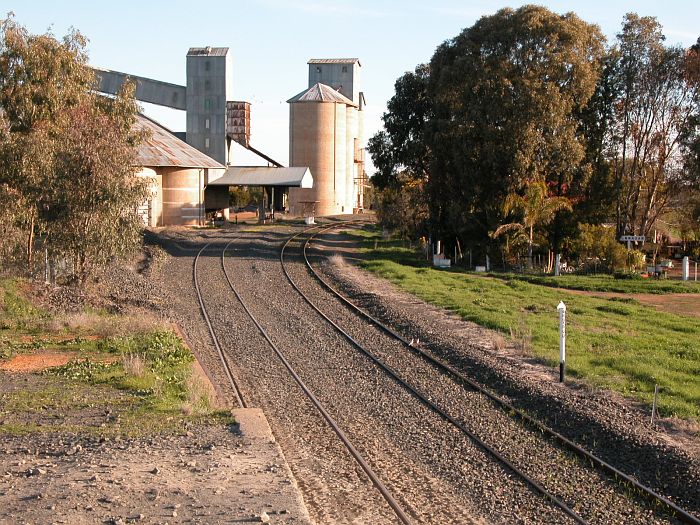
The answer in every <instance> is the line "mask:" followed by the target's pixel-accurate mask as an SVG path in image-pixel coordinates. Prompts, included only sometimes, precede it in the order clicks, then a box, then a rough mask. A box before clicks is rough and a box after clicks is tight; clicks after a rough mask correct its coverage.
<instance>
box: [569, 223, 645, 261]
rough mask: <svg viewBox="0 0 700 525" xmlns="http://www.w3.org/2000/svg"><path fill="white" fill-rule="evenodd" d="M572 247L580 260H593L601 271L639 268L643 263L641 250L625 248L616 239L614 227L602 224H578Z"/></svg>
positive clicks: (643, 258)
mask: <svg viewBox="0 0 700 525" xmlns="http://www.w3.org/2000/svg"><path fill="white" fill-rule="evenodd" d="M572 249H573V251H574V253H575V254H576V255H577V256H578V258H579V260H580V261H581V262H586V261H589V260H595V261H596V262H597V264H598V266H599V268H600V269H601V270H603V271H608V272H615V271H616V270H627V269H629V268H632V269H641V268H643V267H644V264H645V256H644V254H643V253H642V252H640V251H636V250H627V248H625V246H623V245H622V244H620V242H619V241H618V240H617V238H616V236H615V229H614V228H612V227H607V226H603V225H595V224H580V225H579V233H578V237H576V239H574V241H573V243H572Z"/></svg>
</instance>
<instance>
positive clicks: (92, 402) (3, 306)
mask: <svg viewBox="0 0 700 525" xmlns="http://www.w3.org/2000/svg"><path fill="white" fill-rule="evenodd" d="M24 284H25V283H24V282H23V281H19V280H2V279H0V360H7V359H9V358H12V357H13V356H14V355H16V354H21V353H24V354H31V353H34V352H36V351H38V350H44V351H50V352H60V353H68V354H70V355H73V356H74V357H73V358H72V359H71V361H70V362H68V364H66V365H64V366H60V367H54V368H49V369H46V370H45V371H43V372H41V374H40V375H39V377H36V376H34V377H33V379H32V380H31V381H28V382H27V384H26V388H14V389H12V388H10V389H8V388H3V389H1V390H0V433H7V434H28V433H33V432H55V431H62V432H78V433H87V434H95V435H153V434H158V433H162V432H179V431H183V430H184V429H185V428H187V427H188V426H190V427H191V426H192V425H200V424H207V423H208V424H211V423H224V424H231V423H232V422H233V419H232V417H231V416H230V414H229V413H228V412H224V411H219V410H217V408H216V407H215V406H214V398H213V397H214V396H213V392H212V391H211V389H210V387H209V386H208V383H206V382H205V381H204V380H203V378H202V377H200V375H198V373H197V372H196V371H195V368H194V367H193V363H194V357H193V356H192V354H191V352H190V351H189V349H188V348H187V347H186V346H185V344H184V343H183V341H182V340H181V339H180V338H179V337H178V336H177V335H176V334H175V333H174V332H172V331H171V330H169V329H165V328H163V327H161V326H151V325H150V324H149V323H148V322H144V323H143V324H142V325H141V326H138V327H136V326H132V324H131V323H130V319H126V320H125V319H120V318H117V317H116V316H106V315H105V314H102V313H95V312H82V313H81V314H79V316H78V317H77V318H70V320H71V322H72V323H73V324H75V326H73V324H70V323H69V326H66V325H65V323H64V321H65V320H62V319H56V318H55V317H54V314H51V313H50V312H48V311H45V310H42V309H41V308H37V307H35V306H33V305H32V304H31V302H30V301H29V300H27V299H26V298H25V297H24V295H23V294H22V291H21V289H22V287H23V285H24ZM81 323H82V324H81ZM105 324H106V325H107V326H106V327H105V326H103V325H105ZM47 327H51V328H47ZM105 329H107V330H108V331H109V332H114V331H118V332H119V333H117V334H115V335H111V336H107V335H100V336H97V335H95V332H96V331H97V332H99V331H100V330H105ZM0 374H2V372H0ZM10 383H12V380H10V381H8V384H10ZM93 412H94V413H97V414H98V415H102V416H101V417H97V418H96V420H95V421H97V422H98V423H96V422H95V421H91V420H90V419H91V418H90V417H89V416H90V414H91V413H93ZM105 413H113V414H115V417H113V418H112V417H110V418H108V419H107V420H106V421H105V418H104V414H105ZM71 414H72V415H71ZM80 414H82V416H80ZM85 414H87V416H86V415H85ZM83 419H85V421H83ZM93 419H94V418H93Z"/></svg>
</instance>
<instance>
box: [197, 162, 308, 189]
mask: <svg viewBox="0 0 700 525" xmlns="http://www.w3.org/2000/svg"><path fill="white" fill-rule="evenodd" d="M313 184H314V179H313V177H312V176H311V170H309V168H305V167H297V168H268V167H263V166H251V167H242V166H233V167H230V168H228V169H227V170H226V172H225V173H224V174H223V175H222V176H221V177H219V178H218V179H215V180H210V181H209V184H208V185H209V186H294V187H299V188H311V187H313Z"/></svg>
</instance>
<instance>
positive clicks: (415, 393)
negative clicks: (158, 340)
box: [280, 221, 588, 525]
mask: <svg viewBox="0 0 700 525" xmlns="http://www.w3.org/2000/svg"><path fill="white" fill-rule="evenodd" d="M352 222H356V221H352ZM346 225H347V224H346ZM339 226H341V225H339V224H335V225H333V226H332V227H329V228H326V229H325V230H321V231H319V232H317V234H318V233H321V232H322V231H326V230H330V229H333V228H334V227H339ZM314 229H318V227H316V228H308V229H307V230H304V231H303V232H300V233H297V234H296V235H293V236H291V237H290V238H289V239H287V241H286V242H285V243H284V245H283V246H282V250H281V251H280V262H281V264H282V269H283V270H284V273H285V275H286V276H287V279H288V280H289V282H290V284H291V285H292V287H293V288H294V289H295V290H296V291H297V292H298V293H299V295H301V297H302V298H303V299H304V300H305V301H306V302H307V303H308V304H309V306H311V307H312V308H313V309H314V310H315V311H316V312H317V313H318V314H319V315H320V316H321V317H323V318H324V319H325V320H326V321H327V322H328V323H329V324H330V325H332V326H333V327H334V328H335V329H336V330H337V331H338V332H339V333H341V334H342V335H343V336H344V337H345V338H346V339H347V340H348V341H350V343H351V344H352V345H353V346H354V347H355V348H357V349H358V350H360V351H361V352H362V353H364V354H365V355H366V356H367V357H369V358H370V360H371V361H373V362H374V363H376V364H377V365H378V366H379V367H380V368H382V369H383V370H384V371H385V372H386V373H387V374H388V375H389V376H390V377H391V378H392V379H393V380H394V381H395V382H396V383H397V384H399V385H400V386H401V387H403V388H404V389H406V390H408V391H409V392H410V393H411V394H412V395H413V396H414V397H415V398H417V399H418V400H419V401H420V402H421V403H423V404H424V405H425V406H426V407H428V408H429V409H430V410H432V411H433V412H435V413H436V414H437V415H439V416H440V417H441V418H443V419H444V420H445V421H447V422H448V423H449V424H451V425H453V426H454V427H456V428H457V429H458V430H460V431H461V432H462V433H463V434H465V435H466V436H468V437H469V439H470V440H471V441H472V442H473V443H475V444H476V445H477V446H479V447H480V448H482V449H483V450H485V451H486V452H487V453H489V454H491V455H492V456H493V457H495V458H496V459H497V460H498V461H499V462H501V464H503V465H505V466H506V467H507V468H508V469H509V470H510V471H511V472H513V473H514V474H515V475H517V476H518V477H520V478H521V479H522V480H524V481H525V483H526V484H527V485H529V486H530V487H532V488H534V489H535V491H536V492H538V493H540V495H541V496H543V497H544V498H545V499H546V500H548V501H550V502H551V503H553V504H554V505H555V506H557V507H559V508H560V509H561V510H562V512H564V514H566V515H568V516H569V517H570V518H572V519H573V520H574V521H575V522H576V523H579V524H580V525H588V521H586V520H585V519H583V518H582V517H581V516H579V515H578V514H577V513H576V511H574V510H573V509H572V508H570V507H569V506H568V505H567V504H566V503H565V502H564V501H562V500H561V499H559V498H558V497H557V496H555V495H554V494H552V493H551V492H549V491H548V490H547V489H546V488H545V487H544V486H542V484H540V483H539V482H538V481H537V480H535V479H534V478H532V477H531V476H529V475H528V474H527V473H525V472H523V471H522V470H521V469H520V468H518V467H517V466H516V465H514V464H513V463H512V462H511V461H510V460H509V459H508V458H506V457H505V456H503V455H502V454H501V453H500V452H498V451H497V450H496V449H494V448H493V447H491V446H490V445H489V444H488V443H486V442H485V441H483V440H482V439H481V438H479V436H477V435H476V434H475V433H473V432H472V431H470V430H469V429H468V428H466V427H465V426H464V425H463V424H462V423H460V422H459V421H457V420H456V419H455V418H454V417H452V416H450V415H449V414H448V413H447V412H445V410H443V409H442V408H440V407H439V406H437V405H436V404H435V403H433V402H432V401H430V400H429V399H428V396H427V395H426V394H424V393H423V392H421V391H420V390H418V389H417V388H416V387H414V386H412V385H410V384H409V383H408V382H406V381H405V380H403V379H402V378H401V377H400V375H399V373H398V372H397V371H396V370H394V369H393V368H392V367H391V366H389V365H388V364H386V363H385V362H384V361H383V360H381V359H380V358H379V357H377V356H376V355H374V354H373V353H372V352H370V351H369V350H367V349H366V348H365V347H364V346H362V345H361V344H360V343H359V342H358V341H356V340H355V339H354V338H353V337H352V336H351V335H350V334H348V333H347V332H346V331H345V330H343V329H342V328H341V327H340V326H338V324H336V323H335V322H334V321H333V320H331V319H330V318H329V317H328V316H327V315H326V314H324V313H323V312H322V311H321V310H320V309H319V308H318V307H317V306H316V305H315V304H314V303H313V302H312V301H311V300H310V299H309V298H308V296H307V295H306V294H305V293H304V292H303V291H302V290H301V289H300V288H299V286H298V285H297V284H296V282H295V281H294V279H292V277H291V275H290V274H289V272H288V271H287V268H286V267H285V264H284V251H285V249H286V248H287V246H288V245H289V243H290V242H292V240H294V239H295V238H297V237H299V236H300V235H302V234H304V233H306V232H308V231H309V230H314Z"/></svg>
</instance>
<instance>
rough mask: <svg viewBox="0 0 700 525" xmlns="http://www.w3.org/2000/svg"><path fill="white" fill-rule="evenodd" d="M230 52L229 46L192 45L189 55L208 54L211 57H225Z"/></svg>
mask: <svg viewBox="0 0 700 525" xmlns="http://www.w3.org/2000/svg"><path fill="white" fill-rule="evenodd" d="M227 53H228V47H211V46H207V47H191V48H190V49H189V51H187V56H198V55H206V56H210V57H223V56H226V54H227Z"/></svg>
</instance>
